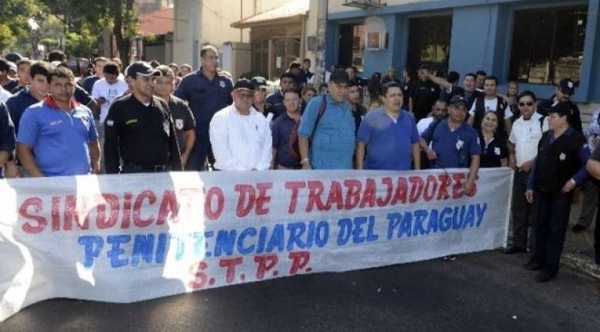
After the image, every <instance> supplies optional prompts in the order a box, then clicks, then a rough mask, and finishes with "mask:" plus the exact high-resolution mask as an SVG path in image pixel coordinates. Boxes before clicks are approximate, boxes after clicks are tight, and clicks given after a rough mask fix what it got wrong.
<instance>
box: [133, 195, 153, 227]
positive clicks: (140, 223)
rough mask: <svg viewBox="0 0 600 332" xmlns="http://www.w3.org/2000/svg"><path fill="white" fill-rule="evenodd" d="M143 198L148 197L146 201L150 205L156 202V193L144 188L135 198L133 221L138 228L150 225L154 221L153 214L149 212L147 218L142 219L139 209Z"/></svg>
mask: <svg viewBox="0 0 600 332" xmlns="http://www.w3.org/2000/svg"><path fill="white" fill-rule="evenodd" d="M144 199H148V203H149V204H150V205H152V204H154V203H156V195H155V194H154V192H153V191H152V190H144V191H142V192H141V193H140V195H139V196H138V197H137V198H136V200H135V203H134V204H133V223H134V225H136V226H137V227H139V228H144V227H148V226H150V225H152V223H153V222H154V215H153V214H150V216H149V217H148V218H147V219H142V217H141V216H140V215H141V212H142V211H141V210H142V204H143V203H144Z"/></svg>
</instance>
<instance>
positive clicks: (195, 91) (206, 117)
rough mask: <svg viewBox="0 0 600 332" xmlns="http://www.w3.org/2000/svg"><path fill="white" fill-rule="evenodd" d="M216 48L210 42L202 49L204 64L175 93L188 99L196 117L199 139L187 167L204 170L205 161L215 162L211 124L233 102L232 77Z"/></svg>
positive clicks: (183, 80)
mask: <svg viewBox="0 0 600 332" xmlns="http://www.w3.org/2000/svg"><path fill="white" fill-rule="evenodd" d="M218 54H219V53H218V51H217V49H216V48H215V47H214V46H212V45H207V46H204V47H203V48H202V50H201V51H200V58H201V59H200V60H201V62H202V66H201V67H200V69H198V70H197V71H195V72H193V73H191V74H189V75H187V76H185V77H184V78H183V79H182V80H181V83H179V85H178V86H177V89H176V90H175V92H174V93H173V94H174V95H175V96H176V97H178V98H181V99H183V100H185V101H187V102H188V104H189V106H190V108H191V109H192V113H194V119H196V142H195V143H194V148H193V149H192V153H191V154H190V156H189V159H188V162H187V165H186V169H189V170H205V169H206V166H205V165H206V161H207V159H208V163H209V164H211V165H212V164H213V163H214V159H215V158H214V156H213V153H212V148H211V145H210V138H209V134H208V128H209V125H210V120H212V118H213V116H214V115H215V113H216V112H217V111H219V110H221V109H223V108H225V107H227V106H229V105H230V104H231V103H232V99H231V92H232V91H233V83H232V81H231V78H230V77H229V76H227V75H225V74H224V73H223V72H221V71H220V70H219V69H218V68H217V66H218V63H219V56H218Z"/></svg>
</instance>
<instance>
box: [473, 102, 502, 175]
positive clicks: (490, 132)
mask: <svg viewBox="0 0 600 332" xmlns="http://www.w3.org/2000/svg"><path fill="white" fill-rule="evenodd" d="M498 121H499V120H498V115H497V114H496V112H487V113H486V114H485V115H484V117H483V121H482V122H481V130H478V134H479V142H480V144H481V161H480V165H479V167H482V168H483V167H506V165H507V164H508V146H507V142H506V137H505V136H504V133H502V132H501V131H500V130H497V129H498Z"/></svg>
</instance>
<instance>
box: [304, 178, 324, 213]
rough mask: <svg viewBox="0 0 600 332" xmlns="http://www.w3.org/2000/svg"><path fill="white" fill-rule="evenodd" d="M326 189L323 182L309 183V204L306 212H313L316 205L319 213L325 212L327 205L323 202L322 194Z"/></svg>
mask: <svg viewBox="0 0 600 332" xmlns="http://www.w3.org/2000/svg"><path fill="white" fill-rule="evenodd" d="M324 189H325V187H324V186H323V182H321V181H308V202H307V203H306V212H311V211H312V210H313V209H314V207H315V205H316V208H317V210H318V211H324V210H325V205H324V204H323V202H322V201H321V194H322V193H323V190H324Z"/></svg>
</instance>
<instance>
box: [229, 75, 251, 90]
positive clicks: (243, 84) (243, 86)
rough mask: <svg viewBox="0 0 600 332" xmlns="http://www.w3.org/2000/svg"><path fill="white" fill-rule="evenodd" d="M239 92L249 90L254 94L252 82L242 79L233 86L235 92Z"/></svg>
mask: <svg viewBox="0 0 600 332" xmlns="http://www.w3.org/2000/svg"><path fill="white" fill-rule="evenodd" d="M237 90H248V91H250V92H254V84H252V81H250V80H249V79H247V78H240V79H239V80H238V81H237V82H235V84H234V85H233V91H237Z"/></svg>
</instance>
